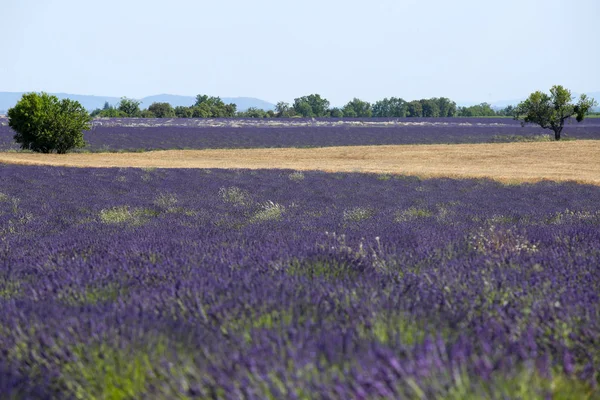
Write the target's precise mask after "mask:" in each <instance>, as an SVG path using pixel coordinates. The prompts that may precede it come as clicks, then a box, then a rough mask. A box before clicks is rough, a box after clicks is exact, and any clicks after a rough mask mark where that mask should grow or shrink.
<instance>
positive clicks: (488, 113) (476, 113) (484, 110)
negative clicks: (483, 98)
mask: <svg viewBox="0 0 600 400" xmlns="http://www.w3.org/2000/svg"><path fill="white" fill-rule="evenodd" d="M458 116H459V117H494V116H496V111H495V110H494V109H493V108H492V106H491V104H489V103H481V104H477V105H474V106H470V107H460V108H459V109H458Z"/></svg>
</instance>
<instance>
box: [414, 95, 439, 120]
mask: <svg viewBox="0 0 600 400" xmlns="http://www.w3.org/2000/svg"><path fill="white" fill-rule="evenodd" d="M419 103H421V110H422V111H423V117H428V118H437V117H439V116H440V107H439V106H438V103H437V99H435V98H434V99H421V100H419Z"/></svg>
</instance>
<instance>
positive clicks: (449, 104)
mask: <svg viewBox="0 0 600 400" xmlns="http://www.w3.org/2000/svg"><path fill="white" fill-rule="evenodd" d="M432 100H434V101H435V102H436V104H437V106H438V108H439V110H440V115H439V116H440V117H454V116H455V115H456V103H455V102H453V101H452V100H450V99H448V98H446V97H439V98H434V99H432Z"/></svg>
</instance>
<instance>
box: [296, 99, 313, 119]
mask: <svg viewBox="0 0 600 400" xmlns="http://www.w3.org/2000/svg"><path fill="white" fill-rule="evenodd" d="M296 100H298V99H296ZM293 109H294V114H298V115H300V116H302V117H304V118H312V117H315V116H316V115H315V114H314V113H313V109H312V107H311V106H310V103H309V102H308V101H294V108H293Z"/></svg>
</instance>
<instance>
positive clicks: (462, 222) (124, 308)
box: [0, 165, 600, 399]
mask: <svg viewBox="0 0 600 400" xmlns="http://www.w3.org/2000/svg"><path fill="white" fill-rule="evenodd" d="M300 176H301V178H299V177H300ZM292 177H293V178H292ZM599 199H600V188H598V187H594V186H586V185H576V184H571V183H562V184H557V183H551V182H542V183H537V184H524V185H502V184H500V183H497V182H493V181H487V180H451V179H431V180H419V179H418V178H414V177H403V176H388V175H382V176H379V175H362V174H326V173H320V172H302V173H301V175H300V174H299V173H294V171H289V170H288V171H282V170H279V171H278V170H269V171H246V170H236V171H226V170H161V169H155V170H136V169H66V168H50V167H25V166H8V165H0V309H1V310H2V312H1V313H0V352H1V353H0V354H1V357H0V360H1V361H0V393H2V394H3V395H4V396H6V397H8V398H23V399H42V398H98V399H101V398H110V399H134V398H136V399H137V398H182V399H183V398H186V399H188V398H255V399H264V398H277V399H279V398H282V399H283V398H290V399H294V398H296V399H314V398H323V399H354V398H360V399H366V398H369V399H378V398H380V399H384V398H428V399H469V398H471V399H479V398H498V399H501V398H502V399H504V398H545V397H546V396H553V397H554V398H565V399H566V398H597V396H598V395H599V393H598V383H599V382H598V379H599V376H600V375H599V369H600V351H599V349H600V346H599V345H598V344H599V343H600V342H599V341H600V297H599V296H600V292H599V291H598V288H599V287H600V269H599V268H598V265H600V202H599Z"/></svg>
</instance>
